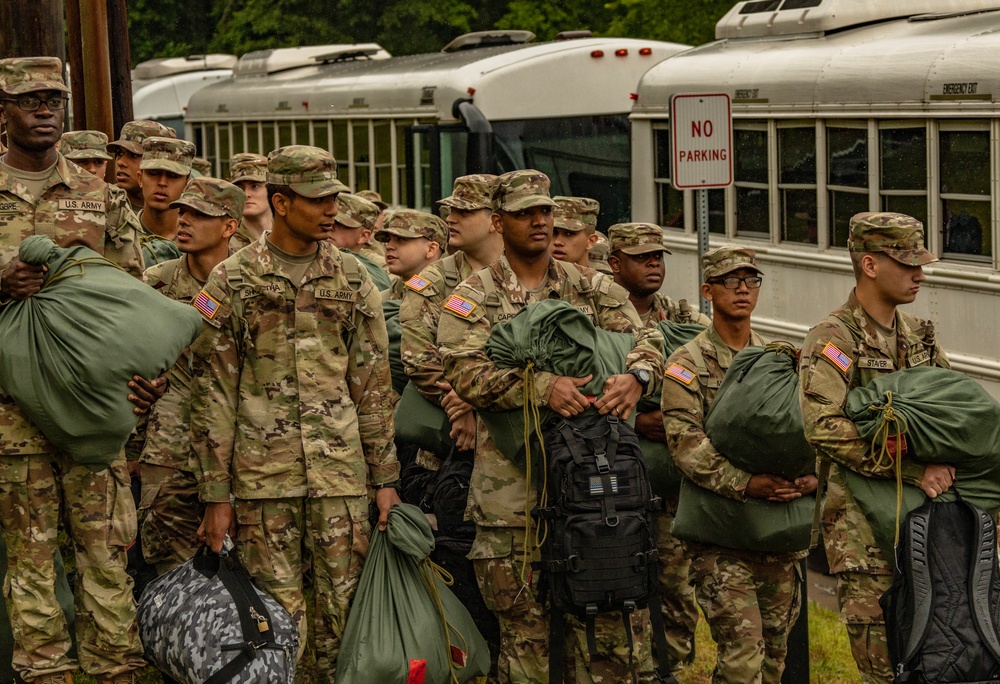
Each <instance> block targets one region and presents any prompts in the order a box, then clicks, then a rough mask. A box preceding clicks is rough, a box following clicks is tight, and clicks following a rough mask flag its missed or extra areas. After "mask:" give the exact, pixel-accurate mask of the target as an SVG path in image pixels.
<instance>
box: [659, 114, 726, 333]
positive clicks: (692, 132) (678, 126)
mask: <svg viewBox="0 0 1000 684" xmlns="http://www.w3.org/2000/svg"><path fill="white" fill-rule="evenodd" d="M670 132H671V142H672V143H673V144H672V145H671V149H672V151H673V154H672V155H671V159H670V163H671V174H670V177H671V179H672V183H673V185H674V187H675V188H677V189H678V190H690V189H696V190H698V193H697V200H698V222H697V229H698V267H697V268H696V269H695V270H696V271H697V272H698V291H699V292H701V268H700V266H701V257H702V255H703V254H704V253H705V252H707V251H708V249H709V243H708V188H725V187H728V186H729V185H732V182H733V115H732V107H731V103H730V100H729V95H726V94H710V95H674V96H673V97H672V98H671V99H670ZM699 300H700V302H701V311H702V312H703V313H705V314H710V313H711V310H710V306H709V303H708V300H706V299H705V298H704V297H701V296H700V295H699Z"/></svg>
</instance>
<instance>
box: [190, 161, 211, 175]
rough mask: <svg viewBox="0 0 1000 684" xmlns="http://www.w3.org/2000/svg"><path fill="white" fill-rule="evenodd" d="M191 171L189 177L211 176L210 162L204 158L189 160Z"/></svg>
mask: <svg viewBox="0 0 1000 684" xmlns="http://www.w3.org/2000/svg"><path fill="white" fill-rule="evenodd" d="M191 170H192V171H193V172H194V173H192V174H191V175H192V176H195V173H196V174H198V176H211V175H212V162H210V161H208V160H207V159H205V158H204V157H195V158H194V159H192V160H191Z"/></svg>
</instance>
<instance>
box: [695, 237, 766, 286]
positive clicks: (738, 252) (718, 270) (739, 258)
mask: <svg viewBox="0 0 1000 684" xmlns="http://www.w3.org/2000/svg"><path fill="white" fill-rule="evenodd" d="M741 268H749V269H751V270H753V271H757V273H763V271H762V270H760V269H759V268H758V267H757V252H755V251H753V250H752V249H750V248H749V247H737V246H736V245H725V246H723V247H716V248H715V249H713V250H711V251H709V252H705V254H703V255H702V257H701V278H702V282H707V281H708V279H709V278H718V277H719V276H724V275H726V274H727V273H732V272H733V271H738V270H739V269H741Z"/></svg>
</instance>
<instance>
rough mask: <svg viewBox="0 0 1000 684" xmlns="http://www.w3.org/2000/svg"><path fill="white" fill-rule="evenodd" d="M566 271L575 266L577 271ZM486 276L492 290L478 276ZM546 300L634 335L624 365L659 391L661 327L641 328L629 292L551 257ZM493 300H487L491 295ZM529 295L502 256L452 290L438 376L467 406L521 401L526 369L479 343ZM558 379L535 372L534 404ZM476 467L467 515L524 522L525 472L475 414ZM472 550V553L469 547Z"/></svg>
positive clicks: (441, 331)
mask: <svg viewBox="0 0 1000 684" xmlns="http://www.w3.org/2000/svg"><path fill="white" fill-rule="evenodd" d="M569 269H575V270H576V274H578V277H577V275H576V274H574V273H572V272H571V271H570V270H569ZM485 278H491V279H492V288H489V289H491V290H492V292H490V293H488V292H487V288H484V285H483V280H484V279H485ZM544 297H545V298H558V299H561V300H564V301H567V302H569V303H570V304H572V305H574V306H576V307H577V308H578V309H580V310H581V311H583V312H584V313H586V314H588V315H589V316H590V317H591V319H592V320H593V321H594V323H595V324H596V325H598V326H599V327H601V328H603V329H605V330H609V331H612V332H626V333H631V334H633V335H635V337H636V339H637V343H636V346H635V348H634V349H633V350H632V352H631V353H629V355H628V358H627V359H626V365H627V366H628V368H629V369H630V370H631V369H640V368H643V369H646V370H648V371H649V372H650V374H651V375H652V378H653V380H652V381H651V382H650V383H649V387H648V388H647V393H651V392H654V391H655V390H656V389H658V384H659V382H660V379H661V377H662V374H663V365H662V364H663V352H662V349H663V339H662V337H661V336H660V334H659V332H658V331H656V330H653V329H650V328H643V326H642V324H641V323H640V321H639V315H638V314H637V313H636V311H635V307H633V306H632V304H631V302H629V300H628V292H626V291H625V289H624V288H622V287H621V286H619V285H617V284H615V282H614V281H613V280H612V279H611V278H609V277H608V276H606V275H602V274H600V273H597V272H596V271H592V270H590V269H589V268H579V267H576V266H573V265H571V264H566V263H564V262H561V261H557V260H555V259H552V260H551V261H550V263H549V273H548V288H547V292H546V293H545V294H544ZM491 299H492V300H494V301H490V300H491ZM458 300H461V301H464V302H467V303H468V304H471V305H472V308H471V309H467V308H462V307H460V306H459V307H456V308H457V309H458V310H459V311H467V313H465V314H464V315H463V314H461V313H457V312H456V311H455V309H453V308H451V307H450V306H449V305H450V304H452V303H453V302H457V301H458ZM534 301H535V300H534V298H533V297H532V295H531V294H530V293H529V292H528V291H527V290H526V289H525V288H524V287H523V286H522V285H521V284H520V283H519V282H518V280H517V276H516V275H515V274H514V271H513V270H512V269H511V267H510V263H509V262H508V261H507V258H506V257H501V258H500V259H499V260H498V261H496V262H494V263H493V264H491V265H490V266H489V267H487V268H485V269H483V270H481V271H479V272H478V273H476V274H474V275H473V276H471V277H470V278H468V279H467V280H466V281H464V282H463V283H461V284H460V285H458V287H456V288H455V291H454V293H453V294H452V296H451V298H449V300H448V302H447V303H446V305H445V307H444V311H445V313H444V314H443V315H442V317H441V321H440V323H439V325H438V345H439V347H440V351H441V357H442V360H443V362H444V375H445V378H446V379H447V380H448V382H450V383H451V386H452V387H453V388H454V389H455V392H456V393H457V394H458V396H460V397H461V398H462V399H464V400H465V401H467V402H468V403H469V404H471V405H472V406H473V408H476V409H480V410H494V411H503V410H507V409H515V408H519V407H521V406H523V404H524V394H525V387H524V371H523V370H522V369H520V368H498V367H497V366H496V365H495V364H494V363H493V362H492V361H491V360H490V358H489V357H488V356H487V355H486V352H485V351H484V346H485V344H486V341H487V340H488V339H489V336H490V330H491V328H492V326H493V325H494V324H496V323H498V322H500V321H501V320H507V319H509V318H512V317H513V316H514V314H516V313H517V312H518V311H520V310H522V309H523V308H524V307H525V306H527V305H528V304H531V303H533V302H534ZM556 378H557V376H556V375H554V374H552V373H546V372H538V373H537V374H536V375H535V392H536V395H537V400H538V403H539V404H540V405H544V404H547V403H548V400H549V397H550V396H551V394H552V387H553V384H554V383H555V381H556ZM477 432H478V437H477V444H476V456H475V458H476V460H475V467H474V469H473V472H472V482H471V485H470V490H471V492H470V494H471V499H472V502H473V505H472V511H471V513H472V519H473V520H474V521H475V522H476V524H477V525H479V526H481V527H511V526H513V527H521V528H523V527H524V526H525V523H526V521H525V518H524V510H525V497H526V496H527V497H528V498H529V500H530V501H529V506H533V503H530V502H533V501H534V499H535V498H536V493H535V491H534V489H533V488H532V490H531V491H527V492H526V491H525V490H526V488H527V487H526V485H527V483H526V481H525V476H524V473H523V472H522V471H521V470H520V469H519V468H518V467H517V466H516V465H514V463H513V462H511V461H510V460H509V459H508V458H507V457H505V456H504V455H503V454H502V453H501V452H500V450H499V449H498V448H497V447H496V445H495V444H494V443H493V440H492V439H491V438H490V436H489V432H488V430H487V429H486V427H485V424H484V423H483V422H482V419H479V424H478V426H477ZM473 553H476V552H475V550H474V551H473Z"/></svg>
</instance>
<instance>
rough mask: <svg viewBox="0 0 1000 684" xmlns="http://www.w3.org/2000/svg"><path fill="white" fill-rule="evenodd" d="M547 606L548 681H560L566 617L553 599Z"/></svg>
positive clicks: (563, 663)
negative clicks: (548, 608) (548, 609)
mask: <svg viewBox="0 0 1000 684" xmlns="http://www.w3.org/2000/svg"><path fill="white" fill-rule="evenodd" d="M549 607H550V611H549V613H550V614H549V681H550V682H562V681H564V680H563V669H564V667H563V666H564V665H565V663H566V624H565V621H566V617H565V614H564V613H563V611H562V610H560V609H559V608H557V607H556V606H555V602H554V601H553V602H552V603H551V604H550V605H549Z"/></svg>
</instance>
